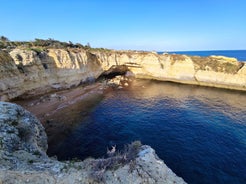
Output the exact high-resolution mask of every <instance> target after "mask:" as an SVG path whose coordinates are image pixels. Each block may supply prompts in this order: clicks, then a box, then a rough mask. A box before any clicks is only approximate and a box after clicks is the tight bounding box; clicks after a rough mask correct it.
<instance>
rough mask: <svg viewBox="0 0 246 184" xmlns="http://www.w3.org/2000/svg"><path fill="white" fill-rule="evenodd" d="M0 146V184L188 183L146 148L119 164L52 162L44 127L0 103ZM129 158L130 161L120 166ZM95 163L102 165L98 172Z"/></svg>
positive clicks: (110, 161)
mask: <svg viewBox="0 0 246 184" xmlns="http://www.w3.org/2000/svg"><path fill="white" fill-rule="evenodd" d="M136 145H139V144H136ZM0 146H1V147H0V163H1V165H0V183H4V184H15V183H16V184H17V183H18V184H24V183H35V184H36V183H43V184H46V183H47V184H53V183H54V184H55V183H61V184H67V183H73V184H77V183H85V184H89V183H111V184H125V183H136V184H137V183H139V184H140V183H147V184H148V183H181V184H183V183H185V182H184V180H183V179H182V178H180V177H178V176H176V175H175V174H174V173H173V172H172V171H171V170H170V169H169V168H168V167H167V166H166V165H165V164H164V162H163V161H162V160H160V159H159V158H158V156H157V155H156V154H155V151H154V150H153V149H152V148H151V147H149V146H146V145H145V146H141V145H140V146H141V147H139V149H134V150H137V155H136V156H134V157H133V156H132V155H133V154H130V153H128V154H126V156H125V155H122V156H121V157H120V160H119V156H117V155H116V156H113V157H110V158H107V159H98V160H95V159H87V160H85V161H83V162H81V161H80V162H74V161H67V162H59V161H57V160H56V159H55V158H49V157H47V155H46V153H45V151H46V149H47V137H46V134H45V132H44V128H43V127H42V125H41V123H40V122H39V121H38V120H37V119H36V118H35V117H34V116H33V115H32V114H31V113H29V112H28V111H26V110H24V109H23V108H22V107H20V106H18V105H16V104H11V103H7V102H0ZM135 147H136V146H135V145H134V148H135ZM133 153H135V152H133ZM127 158H128V159H129V160H128V161H124V162H117V160H118V161H122V159H123V160H125V159H126V160H127ZM115 161H116V165H117V167H115V165H114V164H115ZM95 163H100V164H99V165H98V166H100V168H99V170H98V169H97V167H96V168H95ZM101 163H105V164H106V165H101ZM119 163H122V164H120V165H119ZM110 164H111V165H112V166H110Z"/></svg>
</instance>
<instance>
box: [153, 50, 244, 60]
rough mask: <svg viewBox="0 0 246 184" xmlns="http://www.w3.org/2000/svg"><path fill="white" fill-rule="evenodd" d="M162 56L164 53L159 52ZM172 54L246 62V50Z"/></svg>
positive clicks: (177, 52) (178, 52)
mask: <svg viewBox="0 0 246 184" xmlns="http://www.w3.org/2000/svg"><path fill="white" fill-rule="evenodd" d="M158 53H159V54H162V53H163V52H158ZM168 53H170V54H184V55H190V56H211V55H219V56H227V57H234V58H237V60H238V61H244V62H246V50H209V51H173V52H168Z"/></svg>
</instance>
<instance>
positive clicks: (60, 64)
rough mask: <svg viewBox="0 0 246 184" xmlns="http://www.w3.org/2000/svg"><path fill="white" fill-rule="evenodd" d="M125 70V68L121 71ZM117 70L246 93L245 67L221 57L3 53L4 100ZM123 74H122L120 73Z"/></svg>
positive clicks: (56, 51) (91, 52)
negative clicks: (119, 68)
mask: <svg viewBox="0 0 246 184" xmlns="http://www.w3.org/2000/svg"><path fill="white" fill-rule="evenodd" d="M122 66H124V67H122ZM117 67H121V68H124V69H125V70H127V71H131V72H132V73H133V74H134V75H135V77H137V78H147V79H155V80H161V81H172V82H178V83H185V84H195V85H203V86H212V87H219V88H227V89H235V90H243V91H246V65H245V63H243V62H238V61H237V60H236V59H234V58H227V57H223V56H210V57H198V56H193V57H189V56H185V55H170V54H162V55H159V54H157V53H153V52H134V51H113V50H112V51H99V50H98V51H97V50H83V49H47V50H46V51H43V52H36V51H33V50H28V49H13V50H11V51H10V52H9V53H7V52H5V51H0V71H1V73H0V97H1V101H8V100H11V99H13V98H16V97H19V96H22V97H23V96H28V95H38V94H42V93H47V92H49V91H52V90H59V89H64V88H70V87H72V86H77V85H79V84H81V83H84V82H90V81H94V80H95V79H97V78H98V77H99V76H100V75H102V74H105V72H106V73H109V72H107V71H110V70H112V68H115V69H116V70H115V71H117ZM119 72H120V73H123V72H124V71H119Z"/></svg>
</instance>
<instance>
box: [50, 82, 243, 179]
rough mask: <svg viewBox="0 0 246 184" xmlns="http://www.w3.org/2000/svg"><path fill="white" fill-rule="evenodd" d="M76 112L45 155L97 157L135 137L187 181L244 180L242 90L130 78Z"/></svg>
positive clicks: (67, 157)
mask: <svg viewBox="0 0 246 184" xmlns="http://www.w3.org/2000/svg"><path fill="white" fill-rule="evenodd" d="M61 116H66V118H67V117H68V114H64V113H63V114H61ZM77 116H79V117H83V120H80V121H79V122H75V123H77V126H76V128H74V129H73V130H72V131H71V132H70V133H69V134H66V136H64V137H63V139H61V140H60V142H59V140H57V142H56V144H54V145H49V150H48V154H49V155H57V156H58V159H60V160H66V159H72V158H75V157H76V158H80V159H85V158H87V157H96V158H98V157H102V156H104V155H105V153H106V150H107V147H110V146H112V145H116V146H117V149H118V150H120V149H121V148H123V146H124V145H125V144H128V143H130V142H131V141H134V140H140V141H141V142H142V143H143V144H148V145H150V146H152V147H153V148H154V149H155V150H156V152H157V154H158V156H159V157H160V158H161V159H163V160H164V162H165V163H166V164H167V165H168V166H169V167H170V168H171V169H172V170H173V171H174V172H175V173H176V174H177V175H178V176H181V177H183V178H184V180H185V181H186V182H188V183H190V184H199V183H201V184H210V183H217V184H224V183H234V184H243V183H246V93H245V92H236V91H230V90H222V89H215V88H206V87H199V86H192V85H181V84H173V83H167V82H154V81H136V82H134V84H133V85H132V86H131V87H130V88H128V89H125V90H113V91H111V92H108V93H107V94H106V95H105V96H104V98H103V99H102V100H101V101H100V102H99V103H98V104H97V105H96V106H95V107H93V108H92V109H91V110H90V112H89V113H88V114H86V115H85V114H84V113H82V112H80V113H78V114H77ZM73 119H82V118H72V119H71V121H73ZM66 121H67V119H66ZM59 123H62V122H59Z"/></svg>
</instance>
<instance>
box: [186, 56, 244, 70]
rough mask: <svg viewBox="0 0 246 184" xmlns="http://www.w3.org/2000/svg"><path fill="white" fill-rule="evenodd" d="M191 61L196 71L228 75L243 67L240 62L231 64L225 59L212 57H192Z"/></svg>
mask: <svg viewBox="0 0 246 184" xmlns="http://www.w3.org/2000/svg"><path fill="white" fill-rule="evenodd" d="M191 59H192V61H193V62H194V63H195V66H196V70H212V71H215V72H225V73H229V74H235V73H237V72H238V71H239V70H240V69H241V68H242V67H243V65H244V64H243V63H241V62H237V61H233V62H231V61H229V60H228V61H227V60H225V59H219V58H214V57H200V56H192V57H191Z"/></svg>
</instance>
